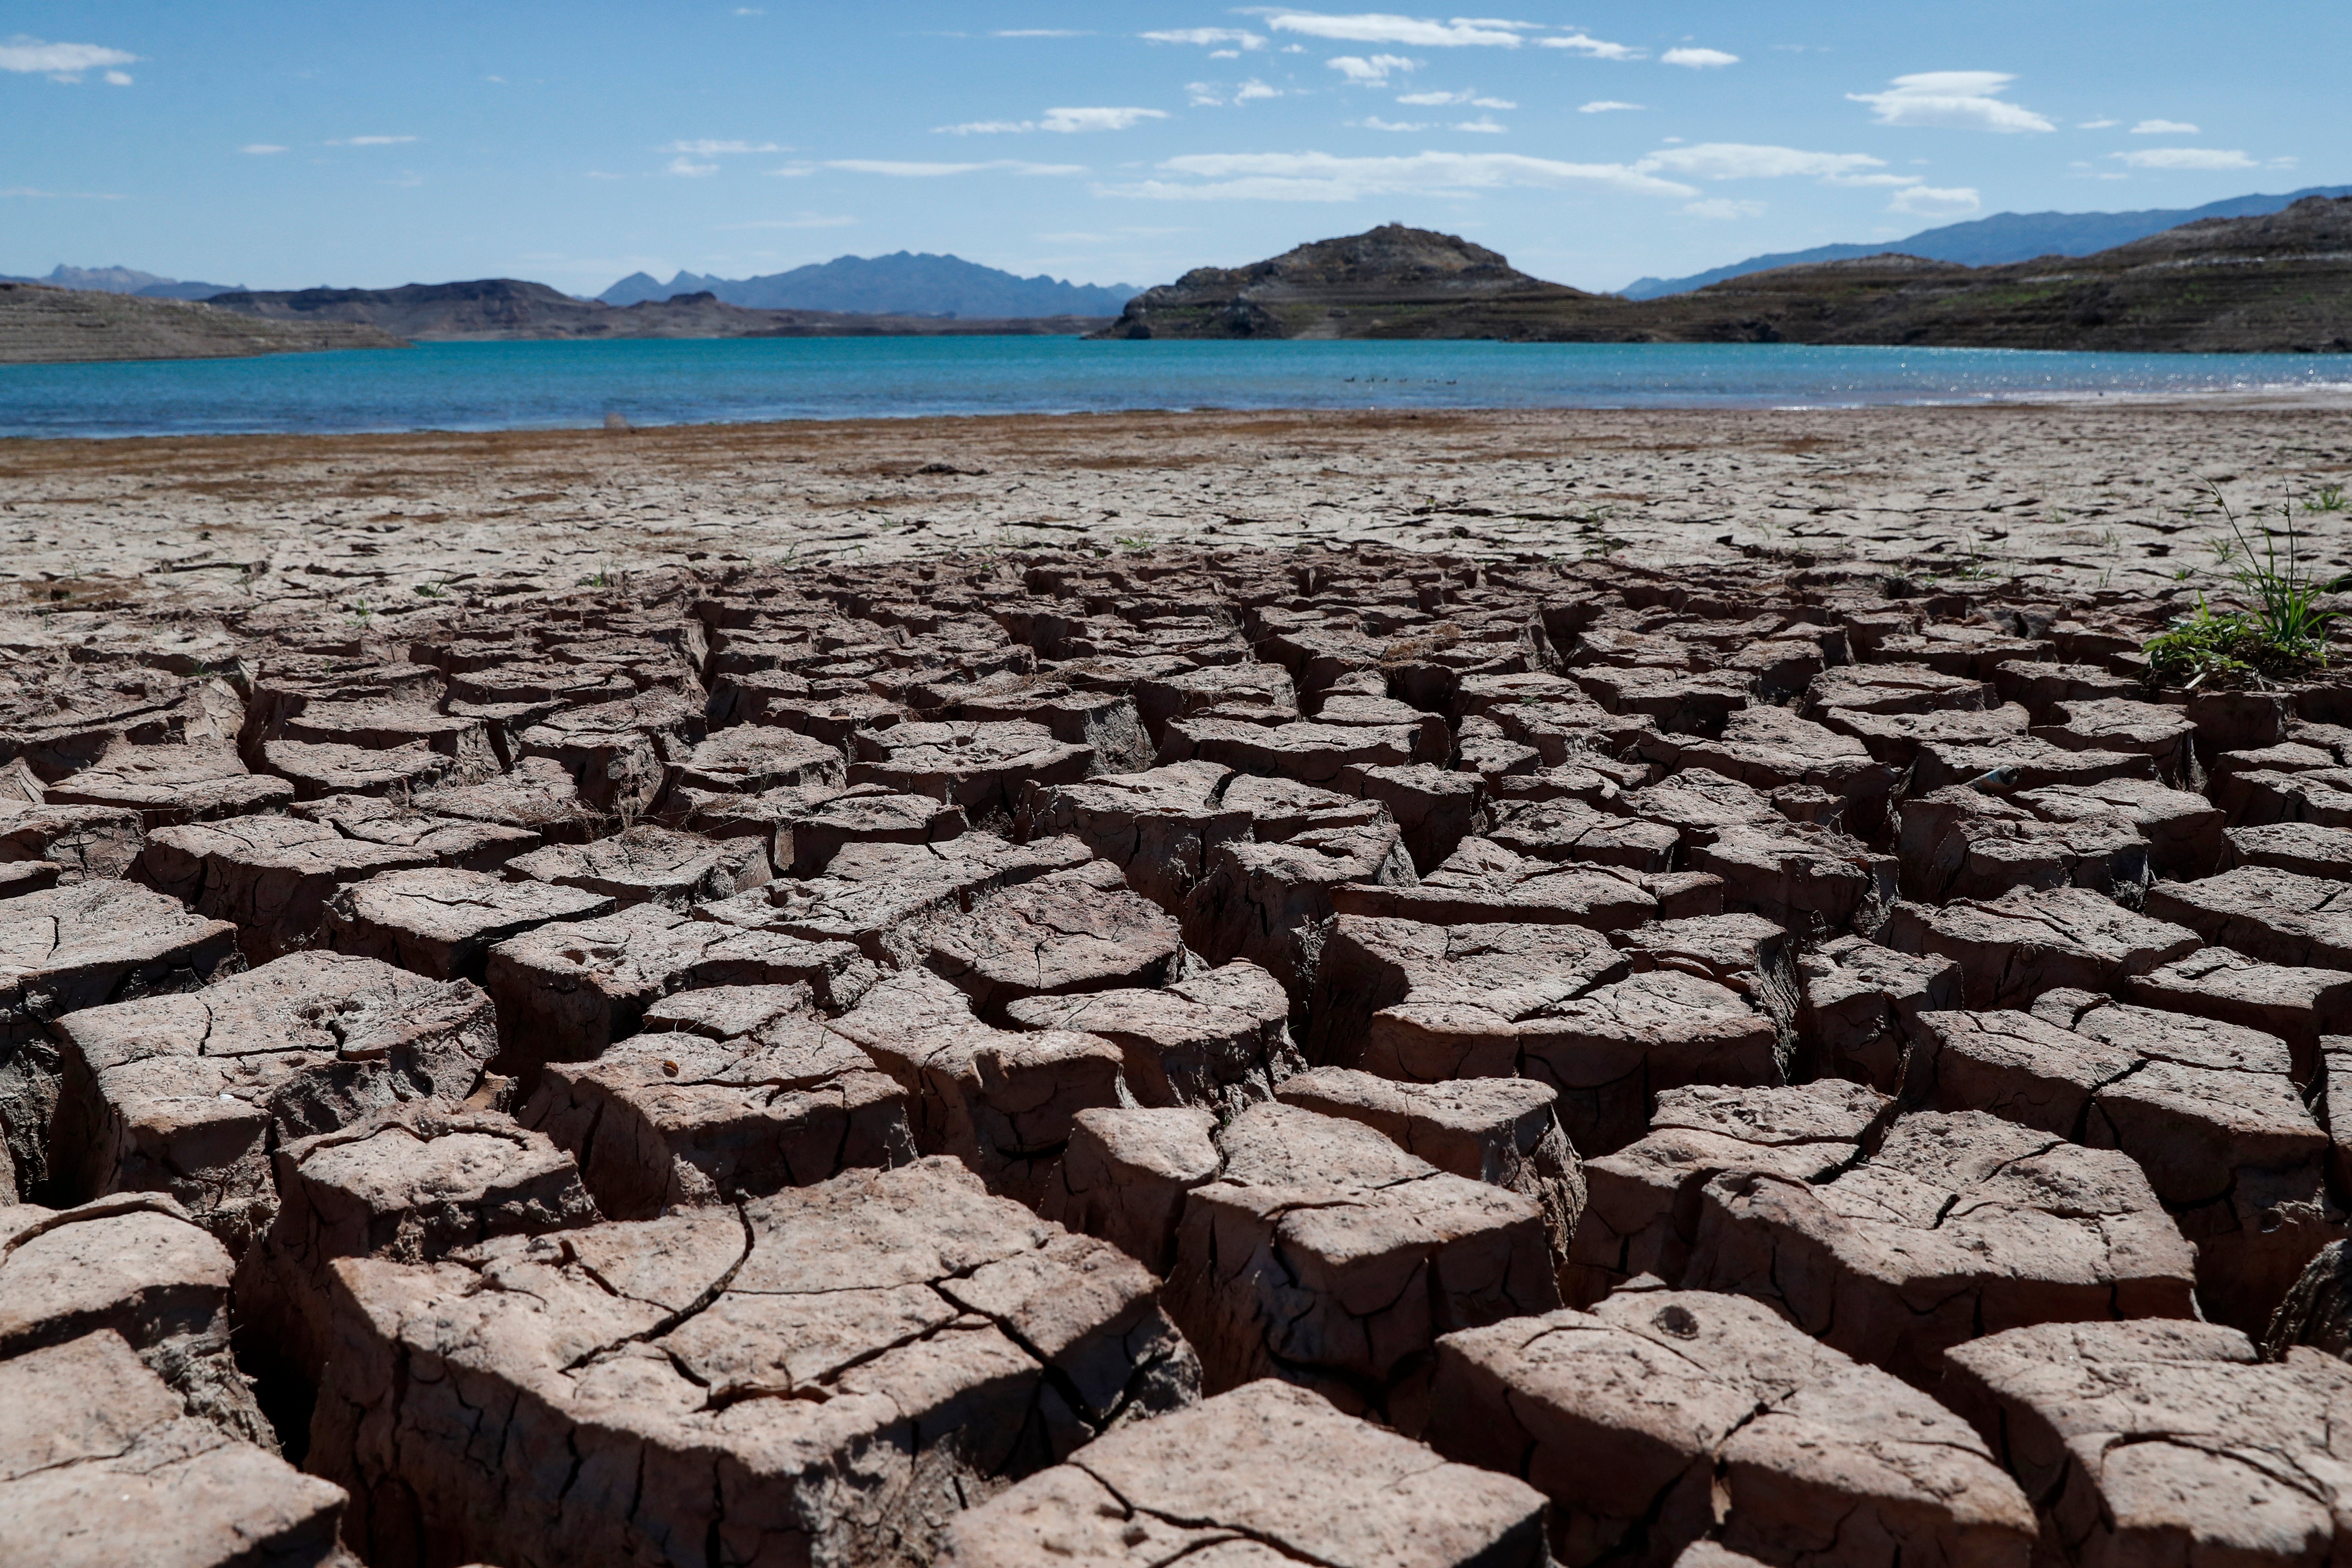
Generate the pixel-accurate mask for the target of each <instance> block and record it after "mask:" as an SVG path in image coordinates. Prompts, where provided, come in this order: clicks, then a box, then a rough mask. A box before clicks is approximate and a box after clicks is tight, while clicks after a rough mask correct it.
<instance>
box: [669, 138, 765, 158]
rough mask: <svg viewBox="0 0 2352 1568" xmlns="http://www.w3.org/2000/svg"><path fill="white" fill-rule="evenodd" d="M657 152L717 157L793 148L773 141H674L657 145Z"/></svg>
mask: <svg viewBox="0 0 2352 1568" xmlns="http://www.w3.org/2000/svg"><path fill="white" fill-rule="evenodd" d="M654 151H656V152H657V153H683V154H685V155H686V156H688V157H690V158H716V157H719V156H720V155H721V154H722V153H789V152H791V151H792V149H791V148H789V147H785V146H782V145H779V144H778V143H776V142H710V141H699V142H668V143H667V144H666V145H664V146H660V147H656V149H654Z"/></svg>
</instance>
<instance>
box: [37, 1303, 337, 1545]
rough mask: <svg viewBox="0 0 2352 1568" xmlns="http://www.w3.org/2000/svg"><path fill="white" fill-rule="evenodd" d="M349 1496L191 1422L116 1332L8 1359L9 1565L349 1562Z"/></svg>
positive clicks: (252, 1447)
mask: <svg viewBox="0 0 2352 1568" xmlns="http://www.w3.org/2000/svg"><path fill="white" fill-rule="evenodd" d="M344 1502H345V1497H344V1493H343V1491H342V1489H341V1488H340V1487H337V1486H334V1485H331V1483H329V1482H327V1481H323V1480H320V1479H318V1478H317V1477H315V1476H306V1475H303V1474H301V1473H300V1472H299V1471H297V1470H296V1469H295V1468H294V1467H292V1466H291V1465H289V1464H288V1463H287V1462H286V1461H285V1460H283V1459H281V1458H278V1456H277V1455H276V1454H274V1453H271V1452H268V1450H265V1449H263V1448H260V1447H256V1446H255V1445H253V1444H251V1443H247V1442H241V1441H239V1440H237V1439H236V1438H235V1437H232V1436H228V1435H226V1433H224V1432H222V1431H221V1430H220V1429H219V1428H218V1427H217V1426H214V1425H213V1424H211V1423H210V1422H207V1421H202V1420H198V1419H196V1418H194V1417H192V1416H189V1415H184V1414H183V1413H182V1409H181V1402H180V1398H179V1396H178V1395H177V1394H173V1392H172V1391H171V1390H170V1389H169V1388H167V1387H165V1386H164V1384H163V1382H162V1381H161V1380H160V1379H158V1378H157V1377H156V1375H155V1373H153V1372H152V1371H151V1370H149V1369H148V1368H147V1367H145V1366H142V1365H141V1364H140V1363H139V1359H138V1358H137V1357H136V1356H134V1355H133V1354H132V1353H131V1350H130V1348H129V1347H128V1346H127V1345H125V1344H124V1343H123V1342H122V1340H121V1336H119V1335H117V1334H115V1333H113V1332H112V1331H108V1330H100V1331H96V1332H93V1333H89V1334H87V1335H84V1336H83V1337H81V1338H79V1339H77V1340H73V1341H70V1342H67V1343H64V1344H60V1345H57V1346H55V1347H52V1348H49V1349H44V1350H37V1351H34V1352H30V1353H28V1354H26V1355H21V1356H17V1357H16V1358H15V1359H13V1360H10V1361H5V1362H0V1518H5V1519H6V1520H7V1521H8V1540H7V1541H6V1542H5V1543H0V1557H5V1559H6V1560H8V1561H10V1562H12V1563H27V1564H30V1563H44V1564H56V1565H58V1568H112V1565H114V1564H118V1563H171V1564H173V1565H174V1568H180V1565H185V1568H241V1565H242V1564H246V1563H263V1562H266V1563H272V1564H278V1563H283V1564H286V1565H287V1568H341V1564H345V1563H349V1562H350V1561H351V1560H350V1559H349V1558H348V1557H347V1556H345V1555H343V1553H342V1552H341V1551H340V1550H339V1549H338V1547H337V1544H336V1539H335V1535H336V1525H337V1522H338V1521H339V1520H340V1518H341V1514H342V1511H343V1506H344Z"/></svg>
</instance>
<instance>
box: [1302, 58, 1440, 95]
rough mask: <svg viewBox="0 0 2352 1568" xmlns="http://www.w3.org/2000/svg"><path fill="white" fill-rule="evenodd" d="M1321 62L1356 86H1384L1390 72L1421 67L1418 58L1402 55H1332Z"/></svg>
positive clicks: (1386, 83)
mask: <svg viewBox="0 0 2352 1568" xmlns="http://www.w3.org/2000/svg"><path fill="white" fill-rule="evenodd" d="M1323 63H1324V64H1325V65H1327V66H1329V67H1330V68H1332V69H1333V70H1335V71H1338V72H1339V74H1340V75H1341V76H1343V77H1346V78H1347V79H1348V80H1349V82H1351V83H1353V84H1354V85H1355V86H1357V87H1386V86H1388V84H1389V77H1390V75H1391V73H1392V72H1396V71H1415V70H1419V69H1420V68H1421V62H1420V61H1419V60H1413V59H1407V58H1405V57H1404V56H1402V55H1373V56H1371V57H1370V58H1365V57H1364V56H1362V55H1334V56H1332V57H1331V58H1329V59H1328V60H1325V61H1324V62H1323Z"/></svg>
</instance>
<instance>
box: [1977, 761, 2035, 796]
mask: <svg viewBox="0 0 2352 1568" xmlns="http://www.w3.org/2000/svg"><path fill="white" fill-rule="evenodd" d="M2024 776H2025V775H2024V774H2023V773H2021V772H2020V771H2019V770H2017V769H2016V768H2011V767H2000V768H1994V769H1991V770H1990V772H1986V773H1979V774H1978V775H1977V776H1976V777H1974V778H1972V779H1970V780H1969V788H1970V789H1972V790H1978V791H1981V792H1982V793H1983V794H1986V795H2006V794H2008V793H2009V792H2010V791H2011V790H2013V789H2015V788H2016V787H2017V781H2018V780H2019V779H2021V778H2022V777H2024Z"/></svg>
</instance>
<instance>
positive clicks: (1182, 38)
mask: <svg viewBox="0 0 2352 1568" xmlns="http://www.w3.org/2000/svg"><path fill="white" fill-rule="evenodd" d="M1142 37H1143V38H1144V40H1145V41H1146V42H1148V43H1154V44H1199V45H1201V46H1202V47H1207V46H1209V45H1211V44H1230V45H1232V46H1233V47H1235V48H1239V49H1262V48H1264V47H1265V39H1264V38H1262V37H1259V36H1258V35H1257V34H1255V33H1252V32H1248V31H1245V30H1244V29H1243V28H1240V27H1168V28H1163V29H1162V30H1160V32H1157V33H1145V34H1143V35H1142Z"/></svg>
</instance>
